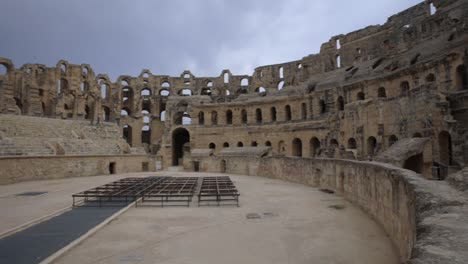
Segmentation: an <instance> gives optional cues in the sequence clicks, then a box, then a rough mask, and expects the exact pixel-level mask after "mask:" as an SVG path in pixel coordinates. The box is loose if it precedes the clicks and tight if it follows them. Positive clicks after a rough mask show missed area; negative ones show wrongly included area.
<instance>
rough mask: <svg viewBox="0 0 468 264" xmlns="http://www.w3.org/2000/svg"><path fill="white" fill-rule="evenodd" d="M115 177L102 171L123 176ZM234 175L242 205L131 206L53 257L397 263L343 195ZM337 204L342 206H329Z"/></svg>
mask: <svg viewBox="0 0 468 264" xmlns="http://www.w3.org/2000/svg"><path fill="white" fill-rule="evenodd" d="M159 174H160V175H161V173H159ZM162 174H164V175H174V176H176V175H179V176H181V175H183V176H204V175H209V176H213V174H196V173H177V172H165V173H162ZM216 175H219V174H216ZM113 177H114V178H109V177H108V178H106V179H108V180H111V179H116V178H118V177H120V176H113ZM231 178H232V179H233V181H234V182H235V184H236V186H237V187H238V189H239V191H240V192H241V206H240V207H239V208H238V207H197V205H196V202H194V204H192V206H191V207H189V208H187V207H164V208H159V207H138V208H132V209H130V210H129V211H127V212H126V213H125V214H123V215H121V216H120V217H119V218H117V219H115V220H114V221H112V222H111V223H110V224H109V225H107V226H105V227H104V228H103V229H101V230H99V231H98V232H97V233H96V234H94V235H93V236H91V237H90V238H88V239H87V240H85V241H84V242H83V243H81V244H80V245H78V246H77V247H75V248H74V249H72V250H71V251H70V252H69V253H67V254H66V255H65V256H63V257H62V258H60V259H59V260H58V261H57V262H56V263H67V264H73V263H79V264H86V263H141V264H144V263H163V264H164V263H165V264H169V263H171V264H188V263H190V264H198V263H199V264H215V263H216V264H220V263H222V264H230V263H233V264H234V263H235V264H238V263H252V264H254V263H255V264H262V263H265V264H266V263H268V264H271V263H278V264H280V263H281V264H285V263H308V264H310V263H314V264H322V263H323V264H353V263H355V264H366V263H368V264H375V263H379V264H396V263H398V258H397V255H396V253H395V251H394V249H393V247H392V245H391V242H390V240H389V239H388V238H387V236H386V235H385V233H384V232H383V230H382V229H381V228H380V227H379V226H378V225H377V224H376V223H375V222H373V221H372V220H371V219H370V218H369V217H368V216H367V215H366V214H364V213H363V212H362V211H361V210H360V209H358V208H356V207H354V206H353V205H351V204H350V203H348V202H347V201H345V200H343V199H342V198H341V197H338V196H336V195H333V194H327V193H323V192H321V191H320V190H318V189H314V188H309V187H306V186H303V185H298V184H293V183H288V182H284V181H279V180H272V179H268V178H260V177H252V176H234V175H231ZM94 179H96V181H94ZM81 180H82V181H84V182H83V183H81V185H80V187H85V186H89V185H88V184H89V181H90V180H92V182H93V183H95V184H94V185H99V184H101V183H103V182H105V181H103V178H102V176H101V177H94V178H93V179H85V178H82V179H73V180H65V181H73V182H74V184H73V185H79V182H80V181H81ZM42 183H45V182H42ZM30 184H37V183H30ZM76 187H78V186H76ZM62 188H68V187H67V184H66V183H64V185H63V187H62ZM69 188H70V189H72V188H71V187H69ZM55 203H57V202H55ZM337 205H338V208H342V207H344V208H342V209H336V208H333V206H335V207H336V206H337ZM2 206H3V204H2ZM9 210H10V211H11V210H13V211H14V209H13V208H9ZM248 214H257V216H258V217H259V218H255V219H250V218H247V215H248Z"/></svg>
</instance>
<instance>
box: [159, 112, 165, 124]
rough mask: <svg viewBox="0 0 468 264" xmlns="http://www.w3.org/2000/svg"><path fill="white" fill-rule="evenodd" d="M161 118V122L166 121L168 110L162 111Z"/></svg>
mask: <svg viewBox="0 0 468 264" xmlns="http://www.w3.org/2000/svg"><path fill="white" fill-rule="evenodd" d="M159 118H160V120H161V122H164V121H166V110H164V111H162V112H161V113H160V114H159Z"/></svg>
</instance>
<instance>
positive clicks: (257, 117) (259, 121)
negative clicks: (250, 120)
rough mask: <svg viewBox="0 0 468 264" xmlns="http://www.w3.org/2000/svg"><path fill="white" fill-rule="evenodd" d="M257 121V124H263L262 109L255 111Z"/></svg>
mask: <svg viewBox="0 0 468 264" xmlns="http://www.w3.org/2000/svg"><path fill="white" fill-rule="evenodd" d="M255 120H256V121H257V124H261V123H262V109H260V108H257V109H255Z"/></svg>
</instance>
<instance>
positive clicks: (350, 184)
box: [0, 0, 468, 264]
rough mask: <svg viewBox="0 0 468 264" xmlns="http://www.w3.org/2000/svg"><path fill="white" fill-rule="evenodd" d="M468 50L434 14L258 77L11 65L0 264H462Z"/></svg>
mask: <svg viewBox="0 0 468 264" xmlns="http://www.w3.org/2000/svg"><path fill="white" fill-rule="evenodd" d="M467 49H468V1H467V0H426V1H424V2H421V3H420V4H417V5H415V6H412V7H410V8H408V9H407V10H404V11H402V12H400V13H398V14H395V15H393V16H391V17H390V18H388V20H387V22H386V23H385V24H383V25H375V26H368V27H366V28H363V29H360V30H357V31H354V32H351V33H348V34H342V35H337V36H333V37H331V38H330V40H329V41H328V42H326V43H323V44H322V45H321V47H320V52H319V53H317V54H312V55H308V56H305V57H303V58H302V59H300V60H296V61H291V62H286V63H281V64H276V65H267V66H260V67H257V68H255V70H254V72H253V74H252V75H234V74H232V73H231V71H230V70H227V69H226V70H223V71H222V72H221V74H220V75H219V76H215V77H198V76H194V74H192V73H191V72H190V71H188V70H187V71H183V72H182V73H181V74H180V76H165V75H157V74H154V73H152V72H151V71H150V70H149V69H144V70H142V71H141V73H140V75H139V76H129V75H121V76H119V77H118V78H117V79H116V80H111V79H110V78H109V77H108V76H107V75H106V74H100V73H96V72H94V70H93V68H92V66H91V65H88V64H81V65H77V64H73V63H72V62H68V61H65V60H60V61H59V62H58V63H57V64H56V65H55V66H53V67H49V66H46V65H43V64H24V65H23V66H21V67H20V68H17V67H16V66H15V65H14V63H13V62H12V61H11V60H10V59H8V58H0V68H2V67H3V68H4V69H3V72H1V71H0V73H1V75H0V184H1V185H0V198H1V199H0V209H1V212H2V213H1V214H0V262H1V263H39V262H40V263H340V264H347V263H369V264H371V263H372V264H375V263H388V264H396V263H408V264H423V263H424V264H429V263H437V264H448V263H455V264H457V263H459V264H466V263H468V206H467V202H468V167H467V163H468V69H467V66H468V50H467ZM99 186H100V187H99ZM169 189H170V190H171V191H170V192H165V191H164V190H169ZM204 191H205V192H206V195H205V196H204V194H205V193H204ZM174 193H177V195H175V194H174ZM206 197H207V198H206ZM205 198H206V200H204V199H205ZM75 202H76V203H78V204H75ZM224 202H227V204H224ZM72 203H73V204H72ZM172 203H173V204H172ZM185 203H186V204H185ZM203 203H206V204H203ZM220 203H221V204H220ZM109 204H111V205H115V206H107V205H109ZM88 205H92V206H88ZM176 205H177V206H176ZM178 205H183V206H178ZM205 205H206V206H205ZM85 207H86V208H85ZM73 217H74V218H73ZM70 219H71V220H70ZM88 223H89V224H88ZM62 227H64V228H63V230H64V231H63V230H62V229H60V228H62ZM54 228H57V230H58V229H60V230H62V231H57V230H56V229H54ZM77 230H79V231H77ZM62 232H63V233H67V232H75V233H76V234H75V233H74V234H68V233H67V234H66V235H63V237H60V238H59V239H57V240H60V242H57V245H55V246H54V245H52V244H53V243H55V242H54V241H55V237H54V236H61V235H62ZM57 233H60V234H59V235H58V234H57ZM64 237H65V238H64ZM38 244H40V245H38ZM49 244H50V245H49ZM41 246H44V249H42V248H41ZM2 248H3V249H2ZM31 248H41V249H40V250H39V249H38V250H37V251H38V252H32V253H30V251H31ZM41 250H42V251H41ZM33 251H34V250H33ZM34 254H36V255H34ZM31 259H34V261H35V262H34V261H32V260H31Z"/></svg>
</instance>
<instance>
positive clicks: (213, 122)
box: [211, 111, 218, 126]
mask: <svg viewBox="0 0 468 264" xmlns="http://www.w3.org/2000/svg"><path fill="white" fill-rule="evenodd" d="M211 125H213V126H216V125H218V112H216V111H211Z"/></svg>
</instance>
